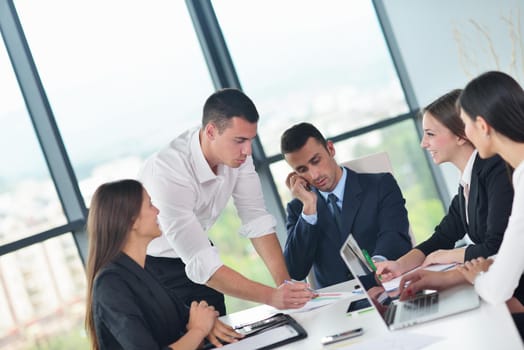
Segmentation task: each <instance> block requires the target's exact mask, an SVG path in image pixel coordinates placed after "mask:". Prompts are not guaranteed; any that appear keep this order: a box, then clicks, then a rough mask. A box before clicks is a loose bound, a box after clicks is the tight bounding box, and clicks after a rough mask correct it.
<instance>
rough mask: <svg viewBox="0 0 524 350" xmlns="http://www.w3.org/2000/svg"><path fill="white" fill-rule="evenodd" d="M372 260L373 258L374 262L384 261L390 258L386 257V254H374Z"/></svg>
mask: <svg viewBox="0 0 524 350" xmlns="http://www.w3.org/2000/svg"><path fill="white" fill-rule="evenodd" d="M371 260H373V262H383V261H387V260H388V258H386V257H385V256H383V255H373V256H372V257H371Z"/></svg>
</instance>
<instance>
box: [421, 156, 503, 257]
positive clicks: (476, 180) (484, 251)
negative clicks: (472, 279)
mask: <svg viewBox="0 0 524 350" xmlns="http://www.w3.org/2000/svg"><path fill="white" fill-rule="evenodd" d="M512 202H513V186H512V185H511V182H510V176H509V174H508V172H507V170H506V165H505V163H504V161H503V160H502V159H501V158H500V157H499V156H495V157H492V158H488V159H481V158H480V157H479V156H478V155H477V157H476V158H475V162H474V163H473V170H472V172H471V184H470V189H469V201H468V216H469V225H468V224H467V223H466V209H465V199H464V195H463V189H462V186H459V190H458V193H457V194H456V195H455V197H454V198H453V200H452V202H451V205H450V206H449V210H448V213H447V214H446V216H444V218H443V219H442V221H441V222H440V224H438V226H437V227H435V232H434V233H433V235H432V236H431V237H429V238H428V239H427V240H426V241H424V242H422V243H421V244H419V245H418V246H417V247H416V248H417V249H420V250H421V251H422V252H423V253H424V254H425V255H428V254H430V253H431V252H434V251H435V250H438V249H452V248H453V247H454V246H455V242H457V241H458V240H459V239H462V238H463V237H464V236H465V235H466V233H468V234H469V237H470V238H471V240H472V241H473V242H474V243H475V244H474V245H470V246H468V247H467V248H466V255H465V260H471V259H473V258H476V257H479V256H482V257H488V256H490V255H493V254H496V253H497V252H498V250H499V247H500V244H501V243H502V237H503V236H504V231H505V230H506V226H507V225H508V219H509V215H510V213H511V205H512Z"/></svg>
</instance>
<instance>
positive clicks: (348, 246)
mask: <svg viewBox="0 0 524 350" xmlns="http://www.w3.org/2000/svg"><path fill="white" fill-rule="evenodd" d="M340 255H341V256H342V259H343V260H344V262H345V263H346V265H347V267H348V269H349V271H351V273H352V274H353V276H354V277H355V278H356V279H357V280H358V281H359V282H360V285H361V286H362V287H363V288H364V289H365V292H366V294H367V295H368V297H369V299H370V300H371V302H372V303H373V305H374V306H375V307H376V308H377V310H378V311H379V313H380V315H381V316H382V317H383V318H384V317H385V312H386V309H387V306H388V305H389V304H391V302H392V300H393V299H392V298H391V297H390V296H389V295H388V294H387V293H386V290H385V288H384V287H383V286H382V283H381V282H380V280H379V279H378V278H377V276H376V274H375V271H374V270H373V268H372V267H371V264H370V263H369V262H368V260H367V259H366V257H365V256H364V254H363V252H362V250H361V249H360V247H359V245H358V243H357V242H356V241H355V239H354V238H353V235H352V234H351V233H350V234H349V235H348V238H347V239H346V241H345V242H344V245H343V246H342V248H341V249H340Z"/></svg>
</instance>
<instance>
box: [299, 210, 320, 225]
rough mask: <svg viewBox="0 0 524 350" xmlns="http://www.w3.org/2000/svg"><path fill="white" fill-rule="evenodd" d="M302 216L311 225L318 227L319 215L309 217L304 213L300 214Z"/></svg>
mask: <svg viewBox="0 0 524 350" xmlns="http://www.w3.org/2000/svg"><path fill="white" fill-rule="evenodd" d="M300 216H301V217H302V219H304V220H305V221H306V222H307V223H308V224H310V225H316V224H317V221H318V217H317V213H315V214H311V215H307V214H304V212H302V214H300Z"/></svg>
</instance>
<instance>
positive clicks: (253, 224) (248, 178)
mask: <svg viewBox="0 0 524 350" xmlns="http://www.w3.org/2000/svg"><path fill="white" fill-rule="evenodd" d="M233 201H234V203H235V207H236V208H237V211H238V216H239V217H240V220H241V221H242V226H241V227H240V230H239V233H240V234H241V235H242V236H244V237H248V238H255V237H261V236H264V235H267V234H270V233H274V232H275V231H276V220H275V218H274V217H273V215H271V214H270V213H269V212H268V211H267V210H266V207H265V203H264V196H263V194H262V186H261V184H260V178H259V177H258V174H257V173H256V172H255V167H254V166H253V160H252V158H251V157H248V159H247V161H246V164H244V165H243V166H242V167H241V168H240V169H239V174H238V181H237V183H236V185H235V187H234V189H233Z"/></svg>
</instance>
